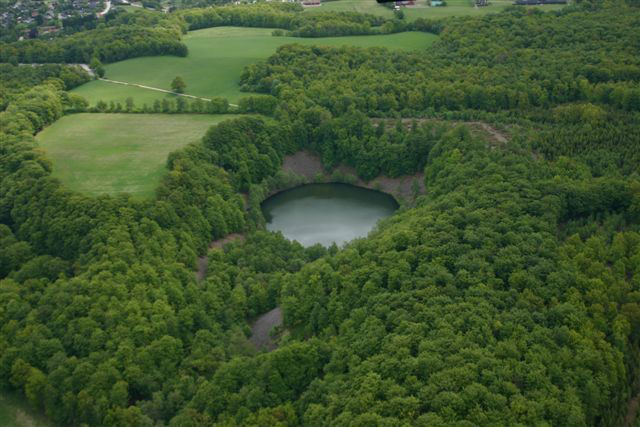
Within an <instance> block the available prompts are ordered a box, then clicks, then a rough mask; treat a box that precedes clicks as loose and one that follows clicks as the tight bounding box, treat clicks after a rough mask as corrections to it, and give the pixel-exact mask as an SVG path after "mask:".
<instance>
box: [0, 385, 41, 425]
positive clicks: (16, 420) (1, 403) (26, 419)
mask: <svg viewBox="0 0 640 427" xmlns="http://www.w3.org/2000/svg"><path fill="white" fill-rule="evenodd" d="M52 425H53V424H52V423H50V422H49V421H47V419H46V418H45V417H44V416H42V415H41V414H38V413H36V412H35V411H34V410H33V409H32V408H31V407H30V406H29V404H28V402H27V401H26V399H25V398H24V397H21V396H18V395H17V394H9V393H5V392H2V393H0V426H2V427H51V426H52Z"/></svg>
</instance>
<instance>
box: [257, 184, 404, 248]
mask: <svg viewBox="0 0 640 427" xmlns="http://www.w3.org/2000/svg"><path fill="white" fill-rule="evenodd" d="M396 209H398V204H397V203H396V201H395V199H394V198H393V197H391V196H390V195H388V194H385V193H381V192H379V191H374V190H368V189H366V188H362V187H356V186H353V185H348V184H308V185H302V186H300V187H296V188H293V189H291V190H286V191H283V192H281V193H278V194H276V195H274V196H272V197H269V198H268V199H267V200H265V201H264V202H263V203H262V212H263V214H264V217H265V219H266V220H267V230H270V231H280V232H282V234H283V235H284V237H286V238H287V239H289V240H297V241H298V242H300V243H301V244H302V245H303V246H311V245H314V244H316V243H320V244H321V245H324V246H330V245H331V244H332V243H334V242H335V243H336V244H337V245H342V244H343V243H345V242H348V241H350V240H353V239H355V238H357V237H364V236H366V235H367V234H369V231H371V229H373V227H374V226H375V225H376V223H377V222H378V220H380V219H381V218H385V217H387V216H389V215H391V214H393V212H394V211H395V210H396Z"/></svg>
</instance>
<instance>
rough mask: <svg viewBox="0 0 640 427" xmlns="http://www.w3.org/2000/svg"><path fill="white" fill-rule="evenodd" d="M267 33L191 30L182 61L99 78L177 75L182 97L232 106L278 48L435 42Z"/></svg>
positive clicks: (150, 81)
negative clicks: (247, 72) (245, 77)
mask: <svg viewBox="0 0 640 427" xmlns="http://www.w3.org/2000/svg"><path fill="white" fill-rule="evenodd" d="M272 31H273V30H271V29H265V28H238V27H217V28H208V29H204V30H198V31H192V32H190V33H188V34H187V35H186V36H185V37H184V42H185V43H186V45H187V46H188V47H189V55H188V56H187V57H186V58H178V57H173V56H154V57H145V58H136V59H130V60H126V61H121V62H117V63H114V64H110V65H107V66H106V67H105V68H106V76H105V77H106V78H108V79H111V80H118V81H124V82H128V83H136V84H143V85H145V86H151V87H157V88H161V89H169V88H170V87H169V86H170V83H171V80H173V78H174V77H175V76H177V75H180V76H182V77H183V78H184V80H185V82H186V83H187V89H186V93H187V94H190V95H196V96H201V97H205V98H209V97H213V96H222V97H225V98H227V99H228V100H229V102H232V103H233V102H235V101H237V100H238V99H239V98H241V97H242V96H246V95H247V94H246V93H242V92H240V87H239V85H238V81H239V78H240V74H241V73H242V70H243V68H244V67H245V66H247V65H249V64H253V63H255V62H258V61H261V60H264V59H266V58H267V57H269V56H270V55H272V54H273V53H274V52H275V51H276V49H277V48H278V47H279V46H281V45H284V44H289V43H300V44H304V45H320V46H343V45H351V46H361V47H372V46H382V47H388V48H391V49H419V48H423V47H427V46H429V45H430V44H431V43H433V41H434V40H435V39H436V38H437V37H436V36H434V35H432V34H425V33H418V32H406V33H400V34H391V35H382V36H351V37H327V38H298V37H272V36H271V32H272ZM73 92H75V93H78V94H80V95H82V96H84V97H85V98H87V100H88V101H89V102H90V104H91V105H94V104H95V103H96V102H97V101H98V100H100V99H102V100H104V101H106V102H109V101H115V102H121V103H124V100H125V99H126V98H127V97H129V96H130V97H132V98H133V99H134V100H135V102H136V104H137V105H142V104H143V103H147V104H151V103H153V101H154V100H156V99H162V98H163V97H165V96H172V95H166V94H163V93H161V92H154V91H151V90H147V89H140V88H135V87H127V86H123V85H117V84H113V83H107V82H101V81H92V82H89V83H87V84H85V85H82V86H80V87H79V88H76V89H74V91H73Z"/></svg>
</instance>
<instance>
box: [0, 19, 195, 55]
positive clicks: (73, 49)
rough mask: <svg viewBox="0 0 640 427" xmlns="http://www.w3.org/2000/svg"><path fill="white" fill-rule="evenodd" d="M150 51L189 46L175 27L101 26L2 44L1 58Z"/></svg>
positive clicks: (174, 51)
mask: <svg viewBox="0 0 640 427" xmlns="http://www.w3.org/2000/svg"><path fill="white" fill-rule="evenodd" d="M149 55H176V56H186V55H187V47H186V46H185V45H184V44H183V43H181V42H180V33H179V32H178V31H177V30H176V29H173V28H169V29H167V28H161V27H157V28H144V27H139V26H117V27H107V28H101V29H96V30H91V31H86V32H81V33H76V34H74V35H72V36H69V37H62V38H58V39H54V40H53V41H51V42H46V41H43V40H26V41H20V42H15V43H11V44H0V62H8V61H9V60H10V59H11V58H17V60H18V62H20V63H59V62H62V63H65V62H66V63H89V62H90V61H91V59H92V58H94V57H95V58H98V59H99V60H100V61H103V62H115V61H121V60H123V59H127V58H134V57H138V56H149Z"/></svg>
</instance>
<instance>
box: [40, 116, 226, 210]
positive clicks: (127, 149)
mask: <svg viewBox="0 0 640 427" xmlns="http://www.w3.org/2000/svg"><path fill="white" fill-rule="evenodd" d="M233 117H237V116H233V115H228V114H227V115H197V114H191V115H189V114H175V115H167V114H89V113H86V114H72V115H69V116H64V117H62V118H61V119H60V120H58V121H57V122H55V123H54V124H52V125H51V126H49V127H48V128H46V129H44V130H43V131H42V132H40V133H39V134H38V135H37V136H36V140H37V141H38V143H39V144H40V147H41V148H42V149H43V150H44V151H45V152H46V155H47V157H48V158H49V159H51V160H52V161H53V176H55V177H57V178H59V179H60V180H61V181H62V182H63V183H64V184H65V185H66V186H67V187H68V188H70V189H72V190H76V191H79V192H83V193H85V194H90V195H100V194H116V193H129V194H132V195H134V196H137V197H149V196H151V195H152V194H153V192H154V190H155V188H156V186H157V185H158V183H159V181H160V178H161V177H162V175H163V174H164V173H165V172H166V167H165V164H166V160H167V155H168V154H169V153H170V152H172V151H175V150H176V149H179V148H181V147H183V146H185V145H186V144H188V143H191V142H196V141H198V140H199V139H200V138H201V137H202V136H203V135H204V133H205V132H206V130H207V129H208V128H209V127H210V126H211V125H214V124H217V123H219V122H221V121H223V120H226V119H230V118H233Z"/></svg>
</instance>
